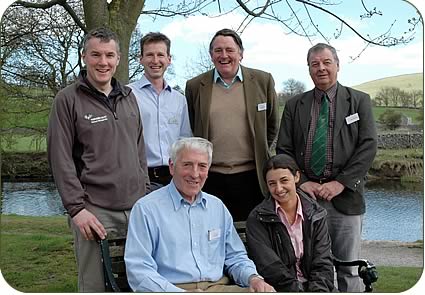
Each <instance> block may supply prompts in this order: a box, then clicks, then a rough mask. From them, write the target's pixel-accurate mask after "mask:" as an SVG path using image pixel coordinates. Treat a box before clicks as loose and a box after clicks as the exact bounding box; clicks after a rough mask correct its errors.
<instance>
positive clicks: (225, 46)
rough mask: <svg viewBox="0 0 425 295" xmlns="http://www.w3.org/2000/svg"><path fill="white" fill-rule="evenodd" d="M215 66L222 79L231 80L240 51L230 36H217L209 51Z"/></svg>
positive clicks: (237, 66)
mask: <svg viewBox="0 0 425 295" xmlns="http://www.w3.org/2000/svg"><path fill="white" fill-rule="evenodd" d="M210 55H211V59H212V61H213V63H214V66H215V68H216V69H217V71H218V72H219V73H220V76H221V77H222V78H223V80H225V81H226V80H227V81H226V82H228V80H232V79H233V78H234V77H235V76H236V73H237V72H238V68H239V63H240V61H241V60H242V57H243V56H242V52H241V49H240V48H239V46H238V45H237V44H236V43H235V40H233V38H232V37H231V36H217V37H216V38H215V39H214V41H213V46H212V49H211V52H210Z"/></svg>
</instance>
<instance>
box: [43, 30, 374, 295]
mask: <svg viewBox="0 0 425 295" xmlns="http://www.w3.org/2000/svg"><path fill="white" fill-rule="evenodd" d="M170 47H171V42H170V39H169V38H168V37H167V36H165V35H164V34H162V33H153V32H151V33H148V34H146V35H145V36H143V38H142V39H141V41H140V63H141V64H142V65H143V67H144V75H143V77H142V78H141V79H140V80H138V81H136V82H133V83H131V84H129V85H128V86H125V85H122V84H121V83H120V82H119V81H117V80H116V79H115V78H114V77H113V75H114V73H115V70H116V67H117V66H118V64H119V60H120V50H119V42H118V37H117V35H116V34H115V33H114V32H112V31H110V30H109V29H107V28H97V29H94V30H92V31H90V32H89V33H88V34H87V35H86V36H85V38H84V40H83V46H82V52H81V56H82V59H83V61H84V63H85V68H84V69H83V70H81V72H80V75H79V77H78V79H77V81H75V82H74V83H73V84H71V85H70V86H68V87H66V88H64V89H63V90H61V91H60V92H59V93H58V94H57V96H56V98H55V100H54V103H53V107H52V111H51V114H50V118H49V126H48V138H47V139H48V159H49V163H50V166H51V170H52V174H53V176H54V179H55V183H56V186H57V188H58V190H59V194H60V196H61V198H62V201H63V204H64V207H65V209H66V210H67V212H68V215H69V224H70V226H71V228H72V231H73V235H74V247H75V254H76V260H77V267H78V287H79V290H80V291H82V292H102V291H104V278H103V270H102V263H101V257H100V252H99V248H98V245H97V242H96V241H95V239H94V236H98V237H100V238H101V239H104V238H107V236H108V234H111V233H117V234H120V235H127V242H126V248H125V262H126V269H127V276H128V281H129V284H130V286H131V288H132V289H133V290H134V291H154V292H161V291H169V292H178V291H192V292H197V291H208V292H248V291H252V292H273V291H279V292H280V291H290V292H295V291H296V292H299V291H307V292H319V291H321V292H331V291H334V290H336V288H337V289H338V290H339V291H343V292H360V291H362V290H363V289H362V284H361V281H360V279H359V277H358V274H357V269H356V268H355V267H337V268H336V281H335V279H334V272H335V271H334V266H333V260H332V259H333V257H336V258H339V259H341V260H353V259H357V258H358V257H359V254H360V242H361V230H362V219H363V214H364V212H365V203H364V197H363V189H364V184H365V177H366V173H367V171H368V169H369V167H370V165H371V163H372V160H373V158H374V156H375V154H376V149H377V135H376V129H375V125H374V119H373V115H372V108H371V101H370V97H369V96H368V95H367V94H365V93H362V92H359V91H356V90H354V89H351V88H349V87H344V86H342V85H341V84H339V83H338V81H337V73H338V71H339V60H338V55H337V53H336V50H335V49H334V48H333V47H332V46H330V45H328V44H322V43H319V44H317V45H315V46H313V47H312V48H310V50H309V51H308V54H307V65H308V68H309V73H310V76H311V78H312V80H313V82H314V85H315V88H314V89H313V90H311V91H308V92H305V93H303V94H300V95H297V96H295V97H293V98H292V99H290V100H289V101H288V102H287V103H286V105H285V108H284V112H283V115H282V118H281V121H280V127H279V118H278V102H277V96H276V92H275V85H274V80H273V77H272V75H271V74H269V73H266V72H263V71H260V70H257V69H251V68H248V67H245V66H242V65H241V61H242V59H243V53H244V48H243V45H242V40H241V38H240V36H239V35H238V34H237V33H236V32H235V31H233V30H230V29H222V30H220V31H218V32H216V34H215V35H214V36H213V38H212V40H211V43H210V46H209V53H210V56H211V59H212V62H213V63H214V69H213V70H211V71H208V72H206V73H203V74H201V75H199V76H197V77H195V78H193V79H191V80H189V81H187V83H186V89H185V95H182V94H181V93H180V92H178V91H176V90H174V89H173V88H172V87H171V86H170V85H169V84H168V83H167V82H166V81H165V79H164V74H165V72H166V70H167V68H168V66H169V65H170V64H171V59H172V58H171V53H170V52H171V50H170ZM276 139H277V144H276V155H274V156H272V154H273V151H271V150H270V147H271V145H272V143H273V142H274V141H275V140H276ZM233 221H246V227H247V243H246V244H247V249H246V248H245V246H244V244H243V243H242V241H241V240H240V238H239V236H238V234H237V233H236V230H235V228H234V227H233ZM335 283H336V284H335Z"/></svg>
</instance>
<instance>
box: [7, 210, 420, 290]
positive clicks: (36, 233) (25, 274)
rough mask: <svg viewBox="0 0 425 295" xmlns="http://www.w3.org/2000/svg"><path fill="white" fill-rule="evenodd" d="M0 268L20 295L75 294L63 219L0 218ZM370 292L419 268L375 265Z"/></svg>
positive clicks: (404, 280) (398, 283)
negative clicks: (28, 294) (376, 275)
mask: <svg viewBox="0 0 425 295" xmlns="http://www.w3.org/2000/svg"><path fill="white" fill-rule="evenodd" d="M0 222H1V227H0V228H1V239H0V267H1V272H2V274H3V276H4V278H5V280H6V281H7V282H8V283H9V285H10V286H11V287H13V288H14V289H16V290H19V291H21V292H35V293H48V292H76V291H77V272H76V266H75V260H74V254H73V248H72V237H71V233H70V230H69V229H68V226H67V221H66V217H64V216H55V217H24V216H14V215H1V218H0ZM377 269H378V273H379V280H378V282H377V283H375V284H374V292H402V291H405V290H408V289H410V288H411V287H412V286H413V285H415V284H416V282H417V281H418V280H419V278H420V276H421V273H422V268H419V267H384V266H378V267H377Z"/></svg>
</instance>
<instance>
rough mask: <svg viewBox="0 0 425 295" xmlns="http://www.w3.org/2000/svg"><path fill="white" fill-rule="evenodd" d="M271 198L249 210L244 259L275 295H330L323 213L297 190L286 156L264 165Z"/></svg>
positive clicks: (330, 268)
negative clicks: (314, 294) (299, 294)
mask: <svg viewBox="0 0 425 295" xmlns="http://www.w3.org/2000/svg"><path fill="white" fill-rule="evenodd" d="M263 177H264V179H265V181H266V184H267V187H268V190H269V192H270V195H271V197H270V196H269V197H268V198H266V199H265V200H264V201H263V202H262V203H261V204H259V205H258V206H257V207H255V208H254V209H253V210H252V211H251V213H250V215H249V217H248V219H247V224H246V231H247V246H248V255H249V256H250V258H251V259H252V260H254V262H255V265H256V266H257V270H258V273H259V274H260V275H261V276H263V277H264V279H265V281H266V282H267V283H269V284H270V285H272V286H273V287H274V288H275V289H276V291H278V292H282V291H286V292H302V291H305V292H332V291H334V290H335V289H334V284H333V280H334V268H333V262H332V257H331V240H330V237H329V235H328V228H327V225H326V211H325V209H323V208H322V207H320V206H319V205H318V204H317V202H316V201H315V200H313V199H311V198H310V197H308V196H307V195H306V194H305V193H304V192H303V191H301V190H299V189H298V190H297V187H296V185H297V183H298V181H299V180H300V171H299V168H298V166H297V164H296V163H295V161H294V160H293V159H292V158H291V157H290V156H288V155H284V154H280V155H276V156H274V157H272V158H271V159H269V160H268V161H267V162H266V164H265V165H264V169H263Z"/></svg>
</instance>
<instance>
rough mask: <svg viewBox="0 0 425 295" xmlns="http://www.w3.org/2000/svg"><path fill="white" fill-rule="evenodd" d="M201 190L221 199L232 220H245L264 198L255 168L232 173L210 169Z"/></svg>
mask: <svg viewBox="0 0 425 295" xmlns="http://www.w3.org/2000/svg"><path fill="white" fill-rule="evenodd" d="M202 190H203V191H204V192H207V193H209V194H212V195H214V196H216V197H218V198H219V199H221V200H222V201H223V203H224V204H225V205H226V207H227V209H229V211H230V214H232V217H233V220H234V221H245V220H246V219H247V217H248V215H249V213H250V212H251V210H252V209H254V207H255V206H257V205H258V204H259V203H261V201H263V199H264V197H263V195H262V193H261V189H260V185H259V184H258V178H257V172H256V171H255V170H250V171H246V172H241V173H234V174H222V173H217V172H211V171H210V172H209V173H208V178H207V181H206V182H205V185H204V188H203V189H202Z"/></svg>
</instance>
